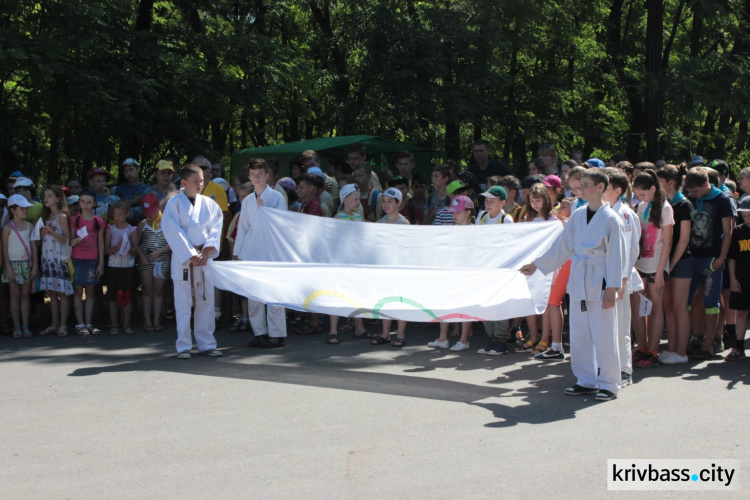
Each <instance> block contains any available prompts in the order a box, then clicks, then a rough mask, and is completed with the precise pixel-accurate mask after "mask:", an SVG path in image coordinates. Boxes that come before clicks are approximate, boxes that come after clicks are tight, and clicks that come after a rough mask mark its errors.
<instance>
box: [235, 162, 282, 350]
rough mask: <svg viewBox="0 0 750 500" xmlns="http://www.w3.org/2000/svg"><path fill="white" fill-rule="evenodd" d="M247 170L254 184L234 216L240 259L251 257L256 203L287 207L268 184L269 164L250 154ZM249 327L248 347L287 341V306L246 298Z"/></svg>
mask: <svg viewBox="0 0 750 500" xmlns="http://www.w3.org/2000/svg"><path fill="white" fill-rule="evenodd" d="M247 174H248V177H249V178H250V182H252V183H253V187H254V188H255V190H254V192H253V193H252V194H250V195H249V196H247V197H245V199H244V200H242V210H240V217H239V219H237V238H236V239H235V244H234V256H235V257H237V258H239V259H240V260H250V257H251V256H250V239H251V237H252V235H253V228H252V222H251V221H252V219H253V217H254V216H255V214H256V212H257V211H258V207H261V206H263V207H266V208H277V209H279V210H286V209H287V204H286V200H285V199H284V197H283V196H282V195H281V194H280V193H279V192H278V191H276V190H275V189H272V188H271V187H269V186H268V184H267V181H268V165H266V161H265V160H264V159H262V158H253V159H251V160H250V161H249V163H248V166H247ZM247 311H248V315H249V316H250V327H251V328H252V329H253V333H254V334H255V337H254V338H253V339H252V340H251V341H250V343H249V344H248V347H260V348H265V349H273V348H277V347H284V345H285V344H286V309H285V308H284V307H282V306H271V305H269V306H267V305H266V304H263V303H262V302H258V301H256V300H252V299H250V298H248V299H247Z"/></svg>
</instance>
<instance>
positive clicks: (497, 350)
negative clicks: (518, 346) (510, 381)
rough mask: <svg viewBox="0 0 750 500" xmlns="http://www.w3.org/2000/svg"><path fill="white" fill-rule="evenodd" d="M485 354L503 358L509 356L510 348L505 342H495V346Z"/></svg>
mask: <svg viewBox="0 0 750 500" xmlns="http://www.w3.org/2000/svg"><path fill="white" fill-rule="evenodd" d="M488 347H489V346H488ZM485 354H488V355H490V356H502V355H503V354H508V346H507V345H506V344H505V342H500V341H495V345H494V346H492V348H491V349H489V350H488V351H487V352H486V353H485Z"/></svg>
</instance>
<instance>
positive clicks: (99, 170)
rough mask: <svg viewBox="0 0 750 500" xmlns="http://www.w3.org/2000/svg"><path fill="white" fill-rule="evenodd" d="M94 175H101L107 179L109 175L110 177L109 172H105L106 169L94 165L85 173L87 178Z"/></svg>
mask: <svg viewBox="0 0 750 500" xmlns="http://www.w3.org/2000/svg"><path fill="white" fill-rule="evenodd" d="M95 175H103V176H105V177H106V178H107V179H109V177H110V174H109V172H107V171H106V170H104V169H103V168H102V167H94V168H92V169H90V170H89V173H88V174H86V177H88V178H89V179H91V178H92V177H93V176H95Z"/></svg>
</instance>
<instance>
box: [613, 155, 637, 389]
mask: <svg viewBox="0 0 750 500" xmlns="http://www.w3.org/2000/svg"><path fill="white" fill-rule="evenodd" d="M604 173H606V174H607V176H608V177H609V185H608V186H607V189H606V190H605V191H604V201H606V202H607V203H609V204H610V206H611V207H612V210H614V211H615V213H617V215H619V216H620V222H622V228H623V232H624V235H625V250H626V252H627V257H626V259H625V271H626V272H627V273H629V274H628V275H627V277H625V278H623V280H622V289H621V290H620V292H619V293H618V294H617V302H616V308H617V331H618V342H619V345H620V372H622V373H621V375H622V387H627V386H629V385H630V384H632V383H633V356H632V352H631V346H630V325H631V310H630V296H631V295H632V294H633V293H636V292H639V291H641V290H643V280H642V279H641V276H640V275H639V274H638V271H637V270H636V269H635V261H636V260H638V254H639V253H640V250H641V249H640V241H641V224H640V223H639V222H638V216H637V215H636V213H635V212H633V210H632V209H631V208H630V206H629V203H628V202H627V201H624V200H626V198H625V197H626V195H630V183H629V181H628V177H627V176H626V175H625V174H624V173H623V172H621V171H620V170H619V169H616V168H606V169H604Z"/></svg>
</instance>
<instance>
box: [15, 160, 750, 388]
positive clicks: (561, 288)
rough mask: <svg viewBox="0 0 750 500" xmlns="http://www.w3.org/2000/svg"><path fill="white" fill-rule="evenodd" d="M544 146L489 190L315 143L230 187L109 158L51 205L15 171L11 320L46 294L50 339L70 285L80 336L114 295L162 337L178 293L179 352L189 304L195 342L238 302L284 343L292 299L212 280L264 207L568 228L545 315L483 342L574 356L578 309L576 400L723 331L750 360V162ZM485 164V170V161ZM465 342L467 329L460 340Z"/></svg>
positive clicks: (333, 321)
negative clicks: (219, 286) (230, 288)
mask: <svg viewBox="0 0 750 500" xmlns="http://www.w3.org/2000/svg"><path fill="white" fill-rule="evenodd" d="M545 148H546V149H545V150H544V151H541V150H540V151H541V152H540V156H539V158H537V159H535V160H534V161H532V162H531V163H530V164H529V173H530V175H528V176H525V177H523V178H522V179H519V178H517V177H515V176H513V175H502V176H500V175H489V174H488V175H480V177H481V178H482V183H480V182H478V180H477V176H476V175H474V174H473V173H472V172H470V171H469V170H460V169H459V166H458V164H457V163H456V162H453V161H448V162H446V163H444V164H440V165H436V166H434V167H432V169H431V176H430V180H431V184H432V187H428V182H427V177H426V176H425V175H423V174H420V173H416V172H413V169H414V165H415V164H414V160H413V158H412V156H411V154H410V153H408V152H403V153H401V154H399V155H398V158H397V161H396V163H395V165H394V166H395V167H396V169H397V170H398V175H395V176H394V175H393V173H392V172H390V171H389V170H388V169H381V168H377V167H373V166H372V165H371V164H370V163H368V162H367V158H366V151H365V149H364V147H363V146H362V145H355V146H353V147H352V148H351V149H350V151H349V155H348V161H343V160H341V161H333V160H332V161H331V162H330V165H329V166H330V167H331V172H330V175H329V174H328V173H326V172H324V170H323V168H322V167H324V165H321V163H322V162H321V161H320V158H319V157H318V155H317V154H316V153H315V152H314V151H306V152H305V153H303V154H302V155H301V156H300V159H299V160H298V161H297V162H295V163H294V164H293V166H292V167H293V168H292V169H291V171H292V175H293V176H294V178H290V177H283V178H279V172H278V170H279V168H278V164H277V163H276V162H275V161H270V160H269V161H268V162H267V161H265V160H262V159H254V160H252V161H251V162H250V164H249V165H248V169H247V172H241V173H240V175H238V176H237V177H236V178H235V179H233V182H232V186H233V187H231V188H230V187H229V184H228V183H227V182H226V181H224V180H223V179H221V178H220V176H221V175H222V173H221V169H220V168H219V171H218V173H217V172H213V167H214V166H215V165H211V163H210V162H209V161H208V160H206V159H205V158H204V157H197V158H196V160H194V161H193V163H192V164H188V165H186V166H185V167H183V169H182V170H181V172H180V176H179V178H178V179H177V182H179V184H180V186H177V185H176V184H175V183H173V182H172V181H173V180H174V179H172V175H173V174H174V172H175V170H174V167H173V162H172V161H168V160H162V161H160V162H159V163H158V164H157V166H156V167H155V172H156V179H157V183H156V185H155V186H153V187H152V188H149V187H148V186H146V185H145V184H143V183H142V182H141V181H140V166H139V165H138V163H137V161H135V160H133V159H128V160H126V162H125V164H124V168H125V170H124V171H125V174H126V180H127V183H126V184H123V185H121V186H117V188H116V189H115V188H114V187H113V188H112V190H110V188H108V187H107V183H108V181H109V179H110V175H109V173H108V172H106V171H105V170H104V169H101V168H98V167H97V168H93V169H91V170H90V171H89V172H88V173H87V180H88V187H85V188H83V187H82V184H81V183H80V182H79V181H78V180H76V179H71V180H70V181H68V183H67V186H65V187H60V186H57V185H49V186H47V187H46V188H45V189H44V190H43V191H41V193H42V198H41V200H39V201H37V200H36V199H35V197H36V190H35V186H34V183H33V182H32V181H31V180H30V179H28V178H26V177H24V176H23V175H22V174H21V173H20V172H14V174H13V175H12V178H11V179H9V183H8V187H9V189H10V190H11V193H10V195H9V196H8V197H7V207H8V211H7V213H5V214H3V222H4V225H3V229H2V246H3V251H2V259H3V272H2V283H3V284H4V285H2V286H3V287H7V291H8V293H6V294H5V295H4V296H5V299H4V300H6V301H7V303H9V308H8V309H7V310H9V311H10V315H9V316H10V319H11V320H12V327H11V326H10V325H5V326H7V327H8V328H11V329H12V330H11V331H12V334H13V336H15V337H29V336H31V335H32V330H31V328H30V324H29V318H30V315H31V310H32V308H38V302H39V300H38V299H36V300H34V299H33V297H35V296H36V297H39V296H40V294H44V293H45V292H46V294H47V296H48V298H49V302H50V310H51V314H50V320H49V323H48V324H47V325H45V328H43V329H42V330H41V331H40V332H39V333H40V334H45V335H46V334H56V335H58V336H61V337H62V336H66V335H68V328H69V325H68V316H69V308H70V296H71V295H72V296H73V309H74V317H75V330H76V332H77V333H78V334H79V335H82V336H89V335H96V334H99V333H100V332H101V329H100V328H97V327H96V326H94V324H93V323H94V307H95V304H94V303H95V301H100V302H101V301H103V300H104V297H106V300H107V302H108V307H109V325H108V326H107V330H108V332H109V333H110V334H118V333H126V334H131V333H133V332H134V331H135V327H134V326H133V322H132V316H133V306H134V305H137V304H140V305H141V309H140V310H139V316H140V318H141V319H142V328H143V330H145V331H147V332H153V331H160V330H162V329H163V326H162V321H163V319H164V314H165V305H166V303H167V302H168V300H167V298H168V292H169V291H170V290H173V292H174V307H175V312H176V318H177V323H178V342H177V349H178V353H179V354H180V357H181V358H187V357H189V356H190V347H191V346H192V340H191V337H190V335H191V328H190V322H189V318H190V309H191V308H195V316H196V325H199V324H200V325H202V326H201V327H200V328H198V326H196V329H195V334H196V339H197V340H198V343H199V351H200V352H201V353H207V354H208V355H212V356H216V355H220V351H217V350H216V341H215V338H214V335H213V330H214V326H213V325H214V323H215V319H216V316H217V313H219V312H223V313H224V314H223V318H224V319H225V320H226V319H228V318H230V317H232V316H233V314H232V313H233V312H234V303H235V302H236V303H237V305H238V306H239V307H238V309H237V310H238V312H239V314H238V315H237V320H236V322H235V323H234V325H232V328H231V330H232V331H250V330H252V333H253V337H252V340H251V341H250V346H251V347H260V348H275V347H282V346H284V345H285V342H286V336H287V322H288V320H289V318H288V317H287V316H288V315H287V311H285V310H284V308H280V307H276V306H270V305H265V304H262V303H259V302H256V301H253V300H248V299H246V298H239V297H237V298H236V300H232V298H231V297H230V300H229V301H223V302H221V303H222V304H223V308H224V309H225V310H224V311H222V310H221V309H222V308H221V307H219V301H218V299H217V301H216V302H214V297H213V287H212V285H211V280H210V273H203V271H202V269H203V266H205V264H206V262H208V261H209V260H211V259H213V258H220V255H225V256H226V258H233V259H239V260H242V259H243V258H244V257H245V256H246V252H247V242H248V241H249V237H250V235H251V234H252V223H251V221H252V217H253V213H254V212H255V211H256V210H257V208H258V207H260V206H264V207H266V208H274V209H278V210H294V211H298V212H300V213H303V214H308V215H314V216H321V217H334V218H336V219H340V220H345V221H355V222H377V223H383V224H405V225H409V224H412V225H414V224H422V225H426V224H431V225H447V224H448V225H473V224H476V225H485V224H490V225H493V224H500V225H503V224H517V223H524V224H526V223H529V224H534V223H540V222H548V221H557V222H559V223H560V224H562V225H564V229H563V233H562V235H561V236H560V237H559V238H558V239H557V240H556V241H555V242H553V243H552V246H551V247H550V249H549V250H548V251H547V252H546V253H545V254H544V255H543V256H542V257H540V258H539V259H537V260H536V261H535V262H534V263H529V264H528V265H526V266H524V267H523V268H522V269H521V272H523V273H524V274H527V275H530V274H532V273H534V272H536V271H537V270H539V271H541V272H544V273H551V274H552V275H553V278H552V286H551V289H550V294H549V301H548V306H547V309H546V310H545V311H544V313H543V314H541V315H538V316H529V317H526V318H515V319H509V320H507V321H496V322H486V323H485V324H484V325H483V326H484V330H485V332H486V335H487V343H486V345H485V346H484V347H482V348H480V349H478V350H477V352H478V353H479V354H483V355H491V356H496V355H502V354H505V353H507V352H509V351H511V350H512V351H515V352H519V353H529V354H531V355H533V356H534V358H535V359H538V360H559V359H564V358H565V347H564V346H565V344H564V343H563V331H564V325H565V323H566V314H565V313H566V312H567V319H568V323H569V332H570V352H571V354H570V359H571V366H572V368H573V372H574V374H575V375H576V378H577V382H576V384H575V385H574V386H573V387H571V388H569V389H568V390H566V394H570V395H578V394H588V393H591V394H596V398H597V399H600V400H609V399H613V398H614V397H616V395H617V393H618V391H619V390H620V389H621V388H622V387H625V386H627V385H629V384H630V383H632V380H633V369H634V368H648V367H653V366H655V365H658V364H660V363H663V364H678V363H685V362H688V360H689V358H688V353H692V357H693V359H696V360H705V359H711V358H713V357H714V356H715V355H716V353H718V352H720V351H723V350H724V343H725V342H728V343H729V345H728V346H727V347H728V348H729V349H730V352H729V353H728V354H727V355H726V358H725V359H727V360H737V359H741V358H744V357H745V352H744V335H745V330H746V328H747V317H748V310H749V309H750V299H749V298H748V297H750V292H749V290H750V275H748V269H750V258H748V256H750V229H748V223H750V168H745V169H743V170H741V172H740V173H739V177H738V181H739V186H737V185H736V184H734V182H733V181H732V179H731V175H730V170H729V168H728V166H727V165H726V163H725V162H723V161H721V160H715V161H713V162H711V163H710V164H708V165H706V162H705V161H704V160H703V159H702V158H700V157H696V158H694V159H693V160H692V161H691V162H690V165H688V164H687V163H683V164H681V165H679V166H677V165H670V164H666V163H665V162H661V163H660V164H659V165H658V166H657V165H655V164H651V163H648V162H641V163H637V164H636V165H632V164H631V163H629V162H627V161H620V162H617V163H615V162H611V163H610V166H609V167H607V166H606V165H605V164H604V162H603V161H601V160H598V159H595V158H593V159H590V160H588V161H586V162H583V163H582V164H579V163H580V162H579V161H577V160H576V159H573V158H571V159H570V160H567V161H566V162H564V163H563V165H561V166H558V165H557V162H556V161H557V158H556V154H555V152H554V148H551V147H549V146H548V145H545ZM204 160H205V161H204ZM477 168H479V170H477ZM474 171H475V172H479V173H480V174H481V173H482V170H481V167H477V166H476V165H474ZM213 174H216V177H213V179H214V180H213V181H212V180H211V178H212V175H213ZM209 184H210V185H211V187H210V189H209ZM217 189H218V191H223V192H224V193H225V194H226V199H227V200H231V201H229V202H226V204H225V207H226V208H225V207H222V206H220V204H217V202H219V201H220V200H217V196H216V195H215V194H212V193H214V192H216V193H218V191H217ZM739 192H741V193H743V194H742V196H740V195H739ZM219 194H221V193H219ZM118 195H119V196H118ZM3 198H4V197H3ZM162 214H164V215H162ZM191 217H192V219H191ZM191 221H192V224H191ZM201 224H203V225H201ZM217 235H218V237H217ZM220 252H221V253H220ZM5 284H7V285H5ZM105 290H106V292H105ZM138 290H140V294H138V293H137V291H138ZM198 291H200V293H198ZM169 295H171V294H169ZM198 295H200V297H199V298H197V296H198ZM42 296H43V295H42ZM2 299H3V296H0V300H2ZM199 304H200V306H199ZM227 304H229V305H228V306H227ZM36 310H37V311H38V309H36ZM289 316H290V318H293V319H292V320H293V321H300V319H299V318H295V316H296V315H295V314H291V315H289ZM323 319H324V318H321V317H320V315H316V314H313V315H310V317H309V318H307V319H305V318H302V321H303V322H304V323H305V324H302V325H297V326H298V328H295V331H296V332H297V333H299V334H316V333H322V332H323V327H322V325H321V320H323ZM5 321H7V318H6V319H5ZM523 323H525V325H526V332H527V333H526V334H525V335H524V334H523V333H521V332H522V329H521V326H522V324H523ZM209 325H210V326H209ZM99 326H100V327H102V328H103V325H99ZM328 326H329V327H330V329H329V333H328V339H327V342H328V343H329V344H338V343H339V341H340V336H339V334H340V332H341V331H346V330H353V334H354V336H355V338H363V337H365V338H369V339H370V340H371V344H372V345H382V344H391V345H392V346H393V347H403V346H405V345H406V342H407V341H406V330H407V326H408V325H407V324H406V322H403V321H398V322H397V328H396V335H395V338H394V339H393V341H391V326H392V325H391V321H389V320H383V321H382V325H381V327H382V331H381V333H380V334H368V333H367V330H366V329H365V326H364V324H363V322H362V320H361V319H354V320H343V321H342V319H341V318H338V317H335V316H332V317H331V318H330V319H329V321H328ZM665 329H666V332H667V343H666V346H662V342H661V340H662V333H663V331H664V330H665ZM199 330H200V331H199ZM631 334H632V335H631ZM451 336H455V337H458V340H457V341H456V342H455V343H453V345H451V340H450V337H451ZM473 336H474V329H473V324H472V323H471V322H465V323H462V324H461V325H460V326H456V325H454V328H453V330H452V331H451V326H450V325H449V324H447V323H444V324H441V327H440V332H439V336H438V338H437V339H436V340H434V341H432V342H430V343H429V344H428V345H429V346H430V347H433V348H438V349H439V348H443V349H450V350H452V351H463V350H468V349H470V348H471V346H470V343H471V341H472V337H473ZM631 339H632V340H631Z"/></svg>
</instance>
